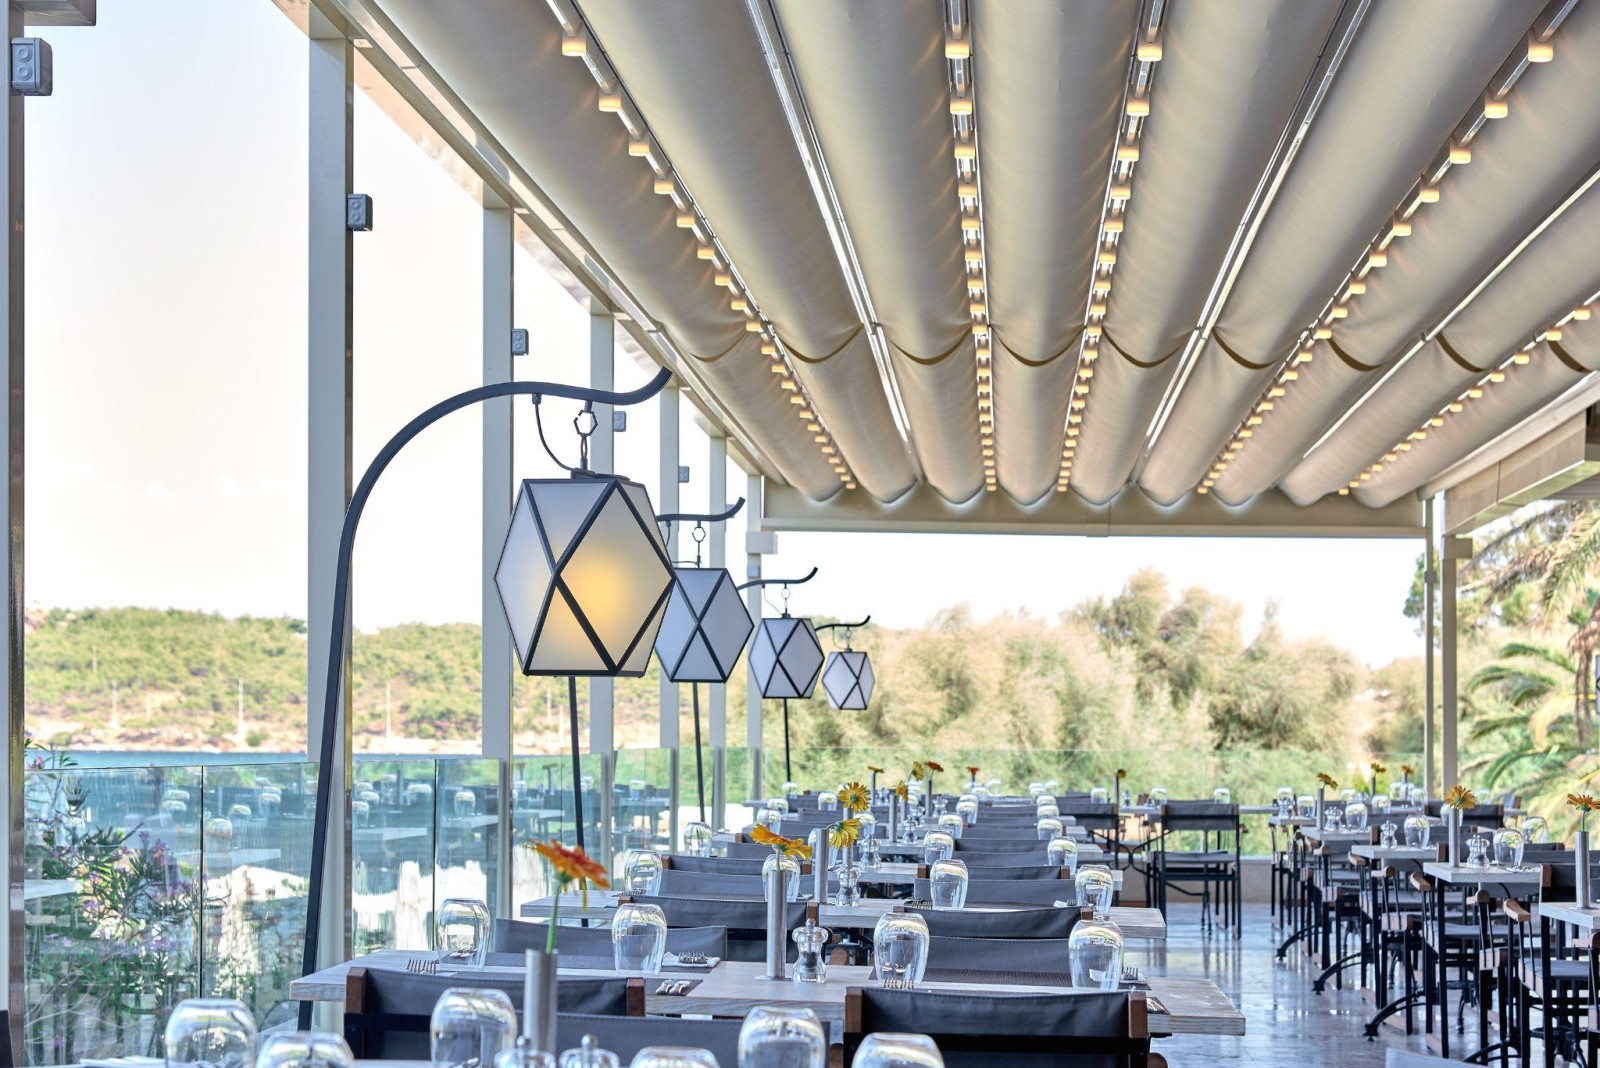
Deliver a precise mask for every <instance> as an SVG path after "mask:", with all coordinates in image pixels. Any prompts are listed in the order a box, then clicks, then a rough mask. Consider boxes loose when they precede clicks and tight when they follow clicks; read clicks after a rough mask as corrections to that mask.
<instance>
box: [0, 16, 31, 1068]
mask: <svg viewBox="0 0 1600 1068" xmlns="http://www.w3.org/2000/svg"><path fill="white" fill-rule="evenodd" d="M6 26H7V28H8V29H9V30H10V36H11V38H13V39H15V38H17V37H21V36H22V34H23V30H22V10H21V8H20V7H19V6H18V5H17V4H8V5H6ZM8 69H9V68H8ZM8 89H9V79H8ZM22 105H23V98H22V97H21V96H20V95H18V94H16V93H9V92H8V99H7V101H6V108H5V119H4V121H5V127H6V128H5V145H6V166H5V172H4V174H5V178H4V181H5V185H6V188H5V206H6V222H7V223H8V225H7V226H6V254H5V256H4V257H3V258H0V264H3V265H4V266H3V269H4V270H5V272H6V324H5V337H6V359H5V383H4V385H5V397H6V402H5V407H4V412H5V415H4V418H5V437H6V488H5V493H4V495H3V497H0V508H3V509H4V517H3V518H4V522H5V530H6V591H5V623H4V624H3V626H4V631H5V634H4V640H5V646H6V670H5V675H4V681H3V683H0V685H3V686H4V687H5V708H6V771H5V789H4V791H0V819H3V826H4V830H3V832H0V833H3V843H0V849H3V850H4V853H5V857H4V860H5V880H6V890H7V897H6V936H5V938H4V939H3V940H0V970H3V971H4V974H5V982H6V998H5V1005H6V1007H7V1010H8V1012H9V1013H10V1016H11V1033H10V1034H9V1035H7V1036H6V1041H7V1042H8V1043H9V1044H10V1047H11V1056H12V1063H14V1064H24V1063H26V1062H25V1061H24V1060H23V1059H22V1021H23V1011H24V999H25V990H24V987H23V968H22V952H23V937H22V936H23V929H24V928H23V925H24V923H25V922H26V921H25V919H24V916H23V904H22V894H23V880H24V878H25V877H26V871H25V869H24V866H23V863H22V861H23V840H24V835H23V821H24V815H25V814H24V808H23V778H24V776H25V775H26V772H25V771H24V770H23V759H22V751H23V732H22V728H23V717H24V714H25V713H24V710H23V686H24V679H23V660H22V643H23V625H22V603H23V602H22V542H23V521H22V518H23V516H22V511H23V445H24V438H23V433H22V430H23V422H22V420H23V367H24V363H25V361H24V358H23V357H24V353H25V346H24V343H25V341H26V335H25V333H24V331H23V309H24V301H23V296H24V293H25V288H24V286H25V276H24V267H25V261H24V259H23V232H24V228H23V186H24V176H25V171H24V169H23V156H24V148H25V144H24V139H23V122H22V117H23V106H22Z"/></svg>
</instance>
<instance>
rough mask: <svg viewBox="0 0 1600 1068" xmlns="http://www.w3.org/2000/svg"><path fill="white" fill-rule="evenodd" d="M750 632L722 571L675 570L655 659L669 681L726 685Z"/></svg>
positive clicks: (751, 625) (751, 627) (741, 606)
mask: <svg viewBox="0 0 1600 1068" xmlns="http://www.w3.org/2000/svg"><path fill="white" fill-rule="evenodd" d="M754 629H755V624H754V623H752V622H751V621H750V613H749V611H748V610H746V608H745V606H744V600H743V599H742V598H741V597H740V596H739V591H738V589H737V588H736V587H735V586H734V584H733V576H731V575H729V574H728V572H727V570H726V569H724V568H720V567H680V568H675V569H674V570H673V583H672V596H671V597H670V598H669V599H668V601H667V614H666V616H665V617H664V618H663V619H662V621H661V630H660V631H659V632H658V633H657V634H656V656H657V657H659V658H660V659H661V670H662V671H663V672H665V673H666V676H667V678H668V679H669V680H671V681H672V682H727V681H728V676H729V675H731V674H733V665H734V663H735V662H736V661H737V660H738V659H739V653H740V652H741V651H743V649H744V643H745V642H747V641H749V640H750V632H751V631H753V630H754Z"/></svg>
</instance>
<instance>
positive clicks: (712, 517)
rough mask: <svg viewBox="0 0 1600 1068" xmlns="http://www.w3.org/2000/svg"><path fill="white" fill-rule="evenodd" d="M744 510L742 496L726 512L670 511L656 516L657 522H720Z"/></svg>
mask: <svg viewBox="0 0 1600 1068" xmlns="http://www.w3.org/2000/svg"><path fill="white" fill-rule="evenodd" d="M743 510H744V498H743V497H740V498H739V499H738V500H737V501H735V502H733V506H732V507H731V508H729V509H728V510H727V511H726V512H668V513H666V514H665V515H658V516H656V522H657V523H720V522H722V521H723V520H724V519H732V518H733V517H734V516H736V515H738V514H739V513H740V512H741V511H743Z"/></svg>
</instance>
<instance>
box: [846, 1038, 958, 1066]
mask: <svg viewBox="0 0 1600 1068" xmlns="http://www.w3.org/2000/svg"><path fill="white" fill-rule="evenodd" d="M850 1068H944V1056H943V1055H942V1054H940V1052H939V1047H938V1046H937V1045H936V1044H935V1043H934V1041H933V1039H931V1038H929V1037H928V1036H927V1035H910V1034H905V1033H903V1032H895V1031H875V1032H873V1033H872V1034H870V1035H868V1036H867V1037H866V1038H864V1039H862V1040H861V1045H859V1046H857V1047H856V1056H855V1059H854V1060H852V1061H851V1062H850Z"/></svg>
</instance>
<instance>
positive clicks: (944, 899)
mask: <svg viewBox="0 0 1600 1068" xmlns="http://www.w3.org/2000/svg"><path fill="white" fill-rule="evenodd" d="M967 881H968V880H967V865H966V863H965V862H963V861H959V860H936V861H934V862H933V863H932V864H930V865H928V896H929V897H930V898H931V900H932V902H933V907H934V908H938V909H959V908H965V907H966V904H967Z"/></svg>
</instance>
